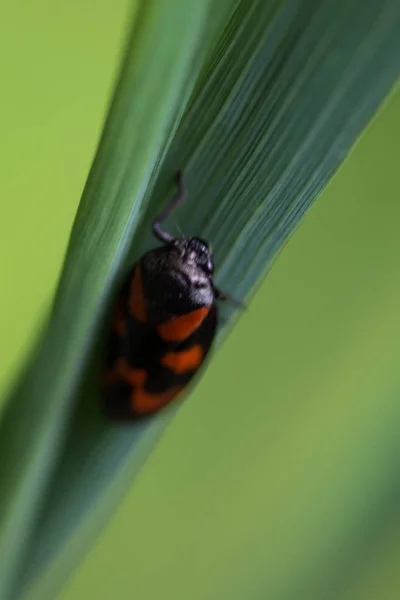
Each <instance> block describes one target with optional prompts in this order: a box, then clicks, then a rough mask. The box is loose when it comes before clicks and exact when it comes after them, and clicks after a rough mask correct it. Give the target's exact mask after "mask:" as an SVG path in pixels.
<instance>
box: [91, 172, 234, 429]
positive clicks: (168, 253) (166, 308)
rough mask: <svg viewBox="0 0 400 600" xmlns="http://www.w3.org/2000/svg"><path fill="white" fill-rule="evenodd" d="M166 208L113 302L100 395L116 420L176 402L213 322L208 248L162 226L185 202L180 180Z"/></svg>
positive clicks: (214, 293) (208, 341) (217, 293)
mask: <svg viewBox="0 0 400 600" xmlns="http://www.w3.org/2000/svg"><path fill="white" fill-rule="evenodd" d="M177 183H178V190H177V193H176V195H175V196H174V198H173V199H172V201H171V202H170V204H169V205H168V206H167V207H166V208H165V209H164V210H163V211H162V212H161V213H160V214H159V215H158V216H157V217H156V218H155V219H154V220H153V233H154V234H155V236H156V237H157V238H158V239H159V240H160V241H161V242H163V244H164V245H163V246H161V247H158V248H155V249H154V250H151V251H149V252H147V253H146V254H144V255H143V256H142V257H141V258H140V260H139V261H138V262H137V263H136V264H135V265H134V267H133V269H132V270H131V272H130V274H129V276H128V278H127V279H126V281H125V284H124V285H123V287H122V290H121V292H120V294H119V296H118V299H117V302H116V306H115V310H114V313H113V318H112V324H111V331H110V334H109V339H108V344H107V356H106V370H105V373H104V382H103V392H104V402H105V409H106V413H107V415H108V416H109V417H111V418H116V419H123V420H129V419H133V420H134V419H138V418H140V417H144V416H146V415H150V414H153V413H155V412H157V411H158V410H160V409H161V408H162V407H164V406H165V405H167V404H168V403H169V402H171V401H172V400H173V399H174V398H176V397H177V396H178V395H179V394H180V393H181V392H182V390H183V389H184V388H185V387H186V386H187V384H188V383H189V381H190V380H191V379H192V377H193V376H194V375H195V373H196V372H197V371H198V369H199V368H200V366H201V365H202V363H203V361H204V359H205V358H206V356H207V354H208V352H209V350H210V348H211V345H212V341H213V339H214V336H215V332H216V328H217V323H218V307H217V303H216V301H217V300H228V299H229V297H228V296H227V295H226V294H225V293H224V292H222V291H221V290H219V289H218V288H217V287H216V286H215V284H214V281H213V272H214V264H213V261H212V253H211V246H210V245H209V244H208V243H207V242H206V241H204V240H202V239H201V238H198V237H185V236H180V237H177V238H174V237H173V236H171V235H170V234H169V233H167V232H166V231H164V230H163V229H162V227H161V224H162V223H163V221H164V220H165V219H166V218H167V216H168V215H169V214H170V213H171V212H172V211H173V210H174V209H175V208H176V207H177V205H178V204H180V203H181V202H182V201H184V199H185V198H186V195H187V194H186V190H185V188H184V186H183V182H182V174H181V173H178V175H177Z"/></svg>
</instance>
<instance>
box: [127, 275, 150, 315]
mask: <svg viewBox="0 0 400 600" xmlns="http://www.w3.org/2000/svg"><path fill="white" fill-rule="evenodd" d="M129 304H130V308H131V311H132V314H133V316H134V317H135V319H137V320H138V321H141V322H142V323H144V322H146V321H147V309H146V302H145V298H144V294H143V287H142V276H141V272H140V265H137V267H136V269H135V274H134V276H133V282H132V287H131V293H130V299H129Z"/></svg>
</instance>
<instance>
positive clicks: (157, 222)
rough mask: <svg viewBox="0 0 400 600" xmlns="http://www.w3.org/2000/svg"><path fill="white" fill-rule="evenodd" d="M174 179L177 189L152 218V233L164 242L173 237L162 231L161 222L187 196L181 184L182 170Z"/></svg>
mask: <svg viewBox="0 0 400 600" xmlns="http://www.w3.org/2000/svg"><path fill="white" fill-rule="evenodd" d="M176 181H177V184H178V190H177V192H176V194H175V196H174V197H173V198H172V200H171V202H170V203H169V204H168V205H167V206H166V207H165V208H164V210H163V211H161V212H160V214H159V215H157V217H155V218H154V220H153V233H154V235H155V236H156V237H157V238H158V239H159V240H161V241H162V242H165V243H166V244H168V242H172V240H173V239H174V238H173V236H172V235H171V234H169V233H168V232H167V231H164V230H163V229H161V223H162V222H163V221H165V219H166V218H167V217H168V215H169V214H171V213H172V212H173V211H174V210H175V208H176V207H177V206H178V204H180V203H181V202H183V201H184V200H185V199H186V197H187V192H186V189H185V187H184V185H183V175H182V171H179V172H178V173H177V175H176Z"/></svg>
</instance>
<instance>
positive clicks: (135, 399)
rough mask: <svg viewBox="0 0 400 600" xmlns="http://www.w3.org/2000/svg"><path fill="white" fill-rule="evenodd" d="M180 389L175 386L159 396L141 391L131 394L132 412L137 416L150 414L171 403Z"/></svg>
mask: <svg viewBox="0 0 400 600" xmlns="http://www.w3.org/2000/svg"><path fill="white" fill-rule="evenodd" d="M181 389H182V388H180V387H179V386H175V387H173V388H170V389H169V390H167V391H166V392H161V393H160V394H151V393H149V392H146V391H145V390H143V389H140V388H139V389H137V390H134V391H133V392H132V396H131V402H132V408H133V410H134V411H135V412H136V413H138V414H146V413H152V412H155V411H156V410H158V409H159V408H161V407H163V406H165V405H166V404H168V402H171V400H173V399H174V398H175V396H177V395H178V394H179V392H180V391H181Z"/></svg>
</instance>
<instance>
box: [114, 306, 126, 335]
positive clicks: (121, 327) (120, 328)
mask: <svg viewBox="0 0 400 600" xmlns="http://www.w3.org/2000/svg"><path fill="white" fill-rule="evenodd" d="M113 328H114V331H115V332H116V333H117V334H118V335H119V336H122V335H124V334H125V332H126V322H125V319H124V316H123V313H122V303H121V300H118V303H117V308H116V309H115V312H114V318H113Z"/></svg>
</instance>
